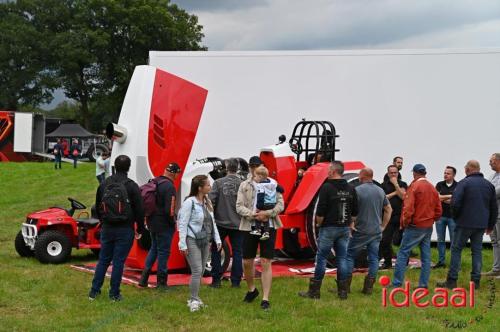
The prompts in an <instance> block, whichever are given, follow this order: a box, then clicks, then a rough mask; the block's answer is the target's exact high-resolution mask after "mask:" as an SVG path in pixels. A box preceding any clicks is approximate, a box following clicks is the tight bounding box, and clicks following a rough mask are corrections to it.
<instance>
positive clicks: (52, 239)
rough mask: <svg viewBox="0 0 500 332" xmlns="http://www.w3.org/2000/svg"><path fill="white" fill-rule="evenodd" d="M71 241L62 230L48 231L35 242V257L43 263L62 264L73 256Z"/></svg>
mask: <svg viewBox="0 0 500 332" xmlns="http://www.w3.org/2000/svg"><path fill="white" fill-rule="evenodd" d="M71 249H72V248H71V241H70V239H69V238H68V237H67V236H66V235H65V234H64V233H61V232H58V231H46V232H44V233H42V234H41V235H40V236H39V237H38V240H37V241H36V243H35V257H36V258H37V259H38V260H39V261H40V262H42V263H50V264H60V263H64V262H66V261H67V260H68V259H69V257H70V256H71Z"/></svg>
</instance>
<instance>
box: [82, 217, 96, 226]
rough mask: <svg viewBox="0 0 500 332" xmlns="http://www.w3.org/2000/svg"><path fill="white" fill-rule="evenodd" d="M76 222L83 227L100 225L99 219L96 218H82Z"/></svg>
mask: <svg viewBox="0 0 500 332" xmlns="http://www.w3.org/2000/svg"><path fill="white" fill-rule="evenodd" d="M76 221H77V222H78V224H79V225H82V226H95V225H97V224H98V223H99V219H96V218H80V219H76Z"/></svg>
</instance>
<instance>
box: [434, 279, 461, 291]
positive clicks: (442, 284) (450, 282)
mask: <svg viewBox="0 0 500 332" xmlns="http://www.w3.org/2000/svg"><path fill="white" fill-rule="evenodd" d="M436 286H437V287H443V288H448V289H453V288H457V281H456V280H453V279H450V278H446V281H441V282H438V283H436Z"/></svg>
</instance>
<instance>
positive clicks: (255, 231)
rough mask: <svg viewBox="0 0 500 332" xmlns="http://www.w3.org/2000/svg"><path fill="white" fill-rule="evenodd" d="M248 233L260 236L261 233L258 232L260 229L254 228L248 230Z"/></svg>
mask: <svg viewBox="0 0 500 332" xmlns="http://www.w3.org/2000/svg"><path fill="white" fill-rule="evenodd" d="M250 235H257V236H261V235H262V233H261V232H260V229H255V230H253V231H250Z"/></svg>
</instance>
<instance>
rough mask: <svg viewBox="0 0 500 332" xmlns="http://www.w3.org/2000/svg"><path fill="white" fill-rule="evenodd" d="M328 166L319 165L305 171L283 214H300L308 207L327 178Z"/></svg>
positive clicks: (324, 164) (325, 164) (326, 164)
mask: <svg viewBox="0 0 500 332" xmlns="http://www.w3.org/2000/svg"><path fill="white" fill-rule="evenodd" d="M328 166H329V164H328V163H320V164H316V165H313V166H311V167H309V168H308V169H307V171H306V172H305V173H304V176H303V177H302V181H300V184H299V186H298V187H297V190H295V194H294V195H293V197H292V199H291V200H290V204H288V206H287V208H286V211H285V214H294V213H300V212H302V211H304V210H305V209H306V208H307V207H308V206H309V203H310V202H311V201H312V199H313V198H314V196H315V195H316V193H317V192H318V190H319V188H320V187H321V185H322V184H323V182H325V180H326V178H327V177H328Z"/></svg>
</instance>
